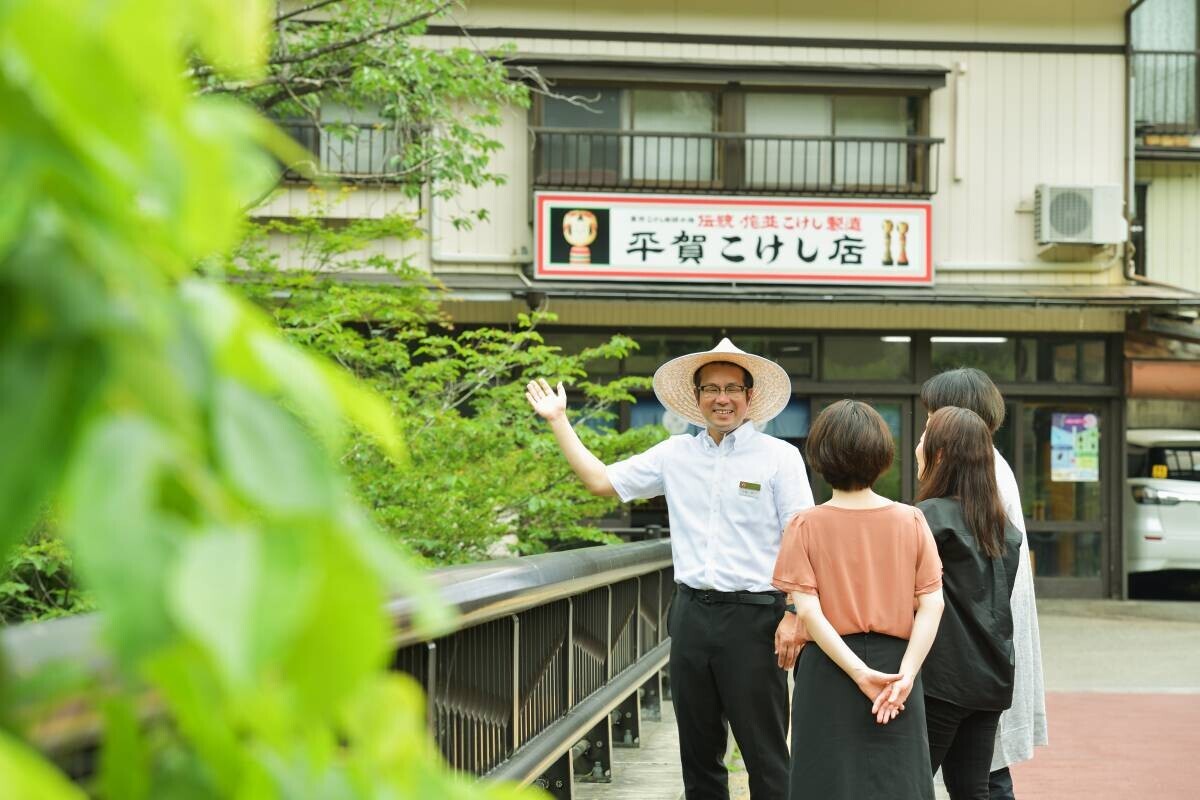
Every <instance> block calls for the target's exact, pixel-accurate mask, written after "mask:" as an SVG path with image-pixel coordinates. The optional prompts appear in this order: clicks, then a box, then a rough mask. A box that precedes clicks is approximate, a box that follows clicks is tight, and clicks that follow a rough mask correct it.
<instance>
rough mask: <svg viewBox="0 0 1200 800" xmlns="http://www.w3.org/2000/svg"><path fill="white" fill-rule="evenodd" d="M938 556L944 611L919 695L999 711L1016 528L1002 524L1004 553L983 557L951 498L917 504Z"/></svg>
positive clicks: (1007, 660)
mask: <svg viewBox="0 0 1200 800" xmlns="http://www.w3.org/2000/svg"><path fill="white" fill-rule="evenodd" d="M917 508H919V509H921V512H922V513H924V514H925V520H926V521H927V522H928V523H929V529H930V530H931V531H933V539H934V541H935V542H937V549H938V555H940V556H941V557H942V591H943V593H944V595H945V599H946V608H945V611H943V612H942V621H941V624H940V625H939V626H938V632H937V638H936V639H934V642H933V646H932V647H931V648H930V650H929V656H928V657H927V658H926V659H925V665H924V666H923V667H922V668H921V675H922V676H923V679H924V682H925V694H926V695H928V696H930V697H936V698H938V699H939V700H944V701H946V702H949V703H954V704H955V705H959V706H963V707H964V708H971V709H978V710H984V711H1003V710H1004V709H1006V708H1008V707H1009V706H1010V705H1012V693H1013V670H1014V667H1015V664H1016V659H1015V657H1014V652H1013V641H1012V638H1013V621H1012V607H1011V606H1010V605H1009V601H1010V598H1011V597H1012V590H1013V583H1014V582H1015V581H1016V579H1017V562H1018V559H1019V558H1020V553H1021V532H1020V531H1019V530H1017V529H1016V528H1015V527H1014V526H1013V524H1012V523H1011V522H1008V521H1006V522H1005V524H1004V551H1003V555H1001V556H999V557H997V558H988V556H987V555H986V554H985V553H984V552H983V550H982V549H980V547H979V544H978V543H977V542H976V541H975V536H974V535H973V534H972V533H971V530H970V528H968V527H967V522H966V520H965V519H964V518H963V513H962V506H961V505H960V504H959V502H958V500H955V499H953V498H949V497H939V498H934V499H931V500H925V501H924V502H921V503H918V504H917Z"/></svg>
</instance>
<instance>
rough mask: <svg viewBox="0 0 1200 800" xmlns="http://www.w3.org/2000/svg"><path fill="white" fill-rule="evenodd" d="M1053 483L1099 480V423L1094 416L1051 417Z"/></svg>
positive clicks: (1051, 468) (1068, 415)
mask: <svg viewBox="0 0 1200 800" xmlns="http://www.w3.org/2000/svg"><path fill="white" fill-rule="evenodd" d="M1050 480H1051V481H1054V482H1056V483H1096V482H1097V481H1099V480H1100V420H1099V418H1098V417H1097V416H1096V415H1095V414H1059V413H1055V414H1051V415H1050Z"/></svg>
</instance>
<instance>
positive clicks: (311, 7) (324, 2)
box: [275, 0, 344, 25]
mask: <svg viewBox="0 0 1200 800" xmlns="http://www.w3.org/2000/svg"><path fill="white" fill-rule="evenodd" d="M343 1H344V0H317V2H315V3H309V4H308V5H306V6H304V7H303V8H297V9H293V10H292V11H288V12H287V13H285V14H280V15H279V16H277V17H275V24H276V25H278V24H279V23H281V22H284V21H286V20H289V19H291V18H292V17H299V16H300V15H302V14H307V13H308V12H310V11H316V10H317V9H320V8H324V7H325V6H331V5H333V4H334V3H341V2H343Z"/></svg>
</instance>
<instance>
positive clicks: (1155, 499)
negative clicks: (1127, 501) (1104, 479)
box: [1130, 486, 1192, 506]
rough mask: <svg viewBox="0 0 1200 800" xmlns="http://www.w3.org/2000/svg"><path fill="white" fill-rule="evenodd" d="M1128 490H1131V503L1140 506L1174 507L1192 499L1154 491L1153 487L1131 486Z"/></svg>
mask: <svg viewBox="0 0 1200 800" xmlns="http://www.w3.org/2000/svg"><path fill="white" fill-rule="evenodd" d="M1130 488H1131V489H1132V490H1133V501H1134V502H1135V503H1141V504H1142V505H1149V506H1175V505H1179V504H1180V503H1182V502H1186V501H1188V500H1191V499H1192V498H1190V497H1187V496H1186V495H1182V494H1178V493H1177V492H1169V491H1166V490H1164V489H1155V488H1154V487H1153V486H1132V487H1130Z"/></svg>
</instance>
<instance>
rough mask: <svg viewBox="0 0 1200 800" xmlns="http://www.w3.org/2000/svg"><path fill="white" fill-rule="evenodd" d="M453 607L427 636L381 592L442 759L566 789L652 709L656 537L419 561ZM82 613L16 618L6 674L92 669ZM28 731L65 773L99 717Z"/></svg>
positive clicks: (87, 761) (657, 630)
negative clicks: (437, 564) (441, 628)
mask: <svg viewBox="0 0 1200 800" xmlns="http://www.w3.org/2000/svg"><path fill="white" fill-rule="evenodd" d="M430 579H431V580H432V581H433V582H434V583H435V585H436V586H437V587H438V590H439V592H440V595H441V597H442V598H443V600H444V601H445V602H446V603H447V604H448V605H451V606H453V607H455V608H457V609H458V611H459V617H458V620H457V627H456V628H455V630H453V631H452V632H450V633H446V634H444V635H441V636H438V637H436V638H433V639H427V638H423V637H422V636H421V634H420V633H419V632H417V631H416V630H415V629H414V628H413V627H412V625H411V624H410V621H411V618H412V614H413V611H414V606H413V603H412V601H411V600H408V599H398V600H395V601H393V602H392V603H391V604H389V606H388V611H389V613H390V614H391V616H392V618H393V620H394V622H395V630H396V638H395V655H394V658H393V667H394V668H395V669H397V670H401V671H404V672H406V673H409V674H410V675H412V676H413V677H415V678H416V679H417V680H418V681H419V682H420V683H421V684H422V686H423V687H424V688H425V692H426V694H427V696H428V698H429V702H428V706H427V708H428V725H429V730H430V735H431V736H432V737H433V738H434V739H435V741H437V743H438V745H439V746H440V748H441V751H442V752H443V753H444V754H445V757H446V759H447V761H449V763H450V764H451V765H452V766H454V767H455V768H457V769H459V770H461V771H464V772H468V773H473V774H475V775H478V776H480V777H481V778H485V779H504V780H515V781H518V782H521V783H536V784H538V785H540V786H542V787H544V788H545V789H547V790H548V791H549V792H550V793H551V794H552V795H553V796H555V797H559V798H569V797H571V786H572V781H573V779H574V778H575V777H576V776H578V778H579V779H581V780H592V781H599V782H603V781H607V780H609V779H610V776H611V770H612V755H611V754H612V749H613V748H614V747H625V746H637V745H638V743H639V741H640V735H641V730H640V726H641V720H642V717H643V714H648V715H652V716H653V715H656V714H657V713H658V710H659V708H660V703H661V701H662V695H663V689H664V687H663V682H662V679H661V671H662V669H663V668H664V666H665V665H666V663H667V659H668V648H669V645H670V643H669V641H668V639H667V633H666V619H667V612H668V610H669V607H670V602H671V597H672V593H673V590H674V580H673V572H672V569H671V549H670V542H669V541H668V540H658V541H647V542H638V543H635V544H623V545H611V546H606V547H593V548H586V549H581V550H573V551H569V552H563V553H550V554H544V555H537V556H530V557H526V558H511V559H502V560H498V561H489V562H483V563H479V564H469V565H463V566H457V567H448V568H444V569H439V570H435V571H433V572H431V573H430ZM97 631H98V625H97V618H96V617H95V616H94V615H89V616H82V617H76V618H72V619H67V620H56V621H54V622H49V623H38V624H33V625H23V626H19V627H16V628H12V629H9V630H7V631H4V632H3V636H2V637H0V645H2V646H3V648H4V650H5V651H6V653H5V654H6V656H7V658H8V659H9V663H10V666H11V667H13V669H14V671H15V672H17V673H18V674H21V673H25V674H28V673H31V672H32V671H34V670H36V669H37V668H38V667H39V666H40V665H42V664H47V663H50V662H54V661H59V660H62V659H68V660H70V661H71V662H73V663H75V664H76V665H84V666H85V668H86V669H88V670H91V671H93V672H94V673H97V674H101V673H103V671H104V669H105V661H104V658H103V656H102V654H101V650H100V648H99V647H98V645H97V644H96V636H97ZM36 730H37V733H36V734H35V736H36V738H37V740H38V743H39V745H40V746H41V747H42V749H43V750H44V751H45V752H47V753H49V754H50V755H51V756H52V757H54V758H55V759H56V761H57V762H58V763H59V764H60V765H61V766H62V767H63V768H64V769H65V770H66V771H67V773H68V774H69V775H71V776H72V777H74V778H76V779H86V778H87V777H88V776H89V775H90V774H91V772H92V769H93V767H94V761H95V754H96V752H97V750H98V748H99V744H100V743H99V741H98V737H99V735H100V728H99V725H98V724H97V721H96V720H95V718H94V716H93V715H90V714H88V713H87V712H86V711H81V712H80V714H79V715H77V716H74V717H73V716H71V715H70V714H67V715H66V716H64V715H62V714H61V712H60V713H59V714H58V715H57V716H56V717H55V718H54V719H53V720H46V724H45V725H41V726H38V727H37V728H36Z"/></svg>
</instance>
